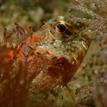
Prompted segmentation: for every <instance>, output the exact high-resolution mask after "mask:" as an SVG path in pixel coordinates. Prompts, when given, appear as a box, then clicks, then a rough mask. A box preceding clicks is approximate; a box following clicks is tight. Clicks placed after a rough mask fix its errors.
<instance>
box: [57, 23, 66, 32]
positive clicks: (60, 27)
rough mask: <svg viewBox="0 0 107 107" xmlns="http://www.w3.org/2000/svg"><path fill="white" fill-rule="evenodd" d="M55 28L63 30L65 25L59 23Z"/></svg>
mask: <svg viewBox="0 0 107 107" xmlns="http://www.w3.org/2000/svg"><path fill="white" fill-rule="evenodd" d="M57 28H58V30H59V31H60V32H64V31H66V27H65V25H64V24H60V25H58V26H57Z"/></svg>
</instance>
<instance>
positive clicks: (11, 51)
mask: <svg viewBox="0 0 107 107" xmlns="http://www.w3.org/2000/svg"><path fill="white" fill-rule="evenodd" d="M13 57H14V52H13V50H10V51H9V52H8V53H7V54H6V55H5V59H6V61H11V60H13Z"/></svg>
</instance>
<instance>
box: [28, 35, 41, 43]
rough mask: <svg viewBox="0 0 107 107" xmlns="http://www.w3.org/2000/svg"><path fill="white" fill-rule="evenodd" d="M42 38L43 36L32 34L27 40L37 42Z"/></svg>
mask: <svg viewBox="0 0 107 107" xmlns="http://www.w3.org/2000/svg"><path fill="white" fill-rule="evenodd" d="M40 40H43V37H41V36H36V35H34V34H32V35H31V36H30V37H29V38H27V40H26V41H27V43H31V44H35V43H37V42H38V41H40Z"/></svg>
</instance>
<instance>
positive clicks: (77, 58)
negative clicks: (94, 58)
mask: <svg viewBox="0 0 107 107" xmlns="http://www.w3.org/2000/svg"><path fill="white" fill-rule="evenodd" d="M87 26H88V25H87V24H86V23H84V22H81V21H80V20H76V21H73V20H71V19H69V18H64V17H62V16H59V17H57V18H55V19H53V20H51V21H49V22H47V23H46V24H45V25H44V26H43V27H41V29H40V30H39V31H37V32H35V33H33V34H32V36H29V37H28V38H26V39H25V40H22V42H20V43H18V44H16V46H14V47H12V48H11V49H8V50H9V51H8V50H6V51H7V52H5V54H4V57H5V58H4V59H5V60H6V63H9V62H12V63H13V64H14V65H13V64H12V66H14V67H16V68H17V66H18V65H17V64H18V63H19V62H21V63H23V64H24V65H26V64H27V68H26V69H27V71H28V72H35V74H34V76H35V79H34V80H33V83H34V86H35V87H36V89H39V90H46V89H48V88H52V87H55V86H57V85H67V83H68V82H69V81H70V80H71V79H72V77H73V75H74V74H75V73H76V71H77V69H78V68H79V66H80V64H81V62H82V61H83V59H84V57H85V55H86V52H87V50H88V47H89V45H90V42H91V38H90V36H89V35H87V34H85V33H84V30H85V29H86V28H87ZM16 28H17V29H18V30H19V31H20V32H21V35H22V34H23V33H25V32H24V31H23V29H21V28H20V27H19V26H18V25H16ZM14 31H15V30H14ZM28 33H29V32H28ZM26 35H27V34H26ZM6 43H7V42H6ZM6 43H5V44H6ZM2 48H4V47H1V50H2ZM4 49H5V48H4ZM1 56H2V54H1ZM16 68H15V69H16ZM4 70H5V68H4Z"/></svg>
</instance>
